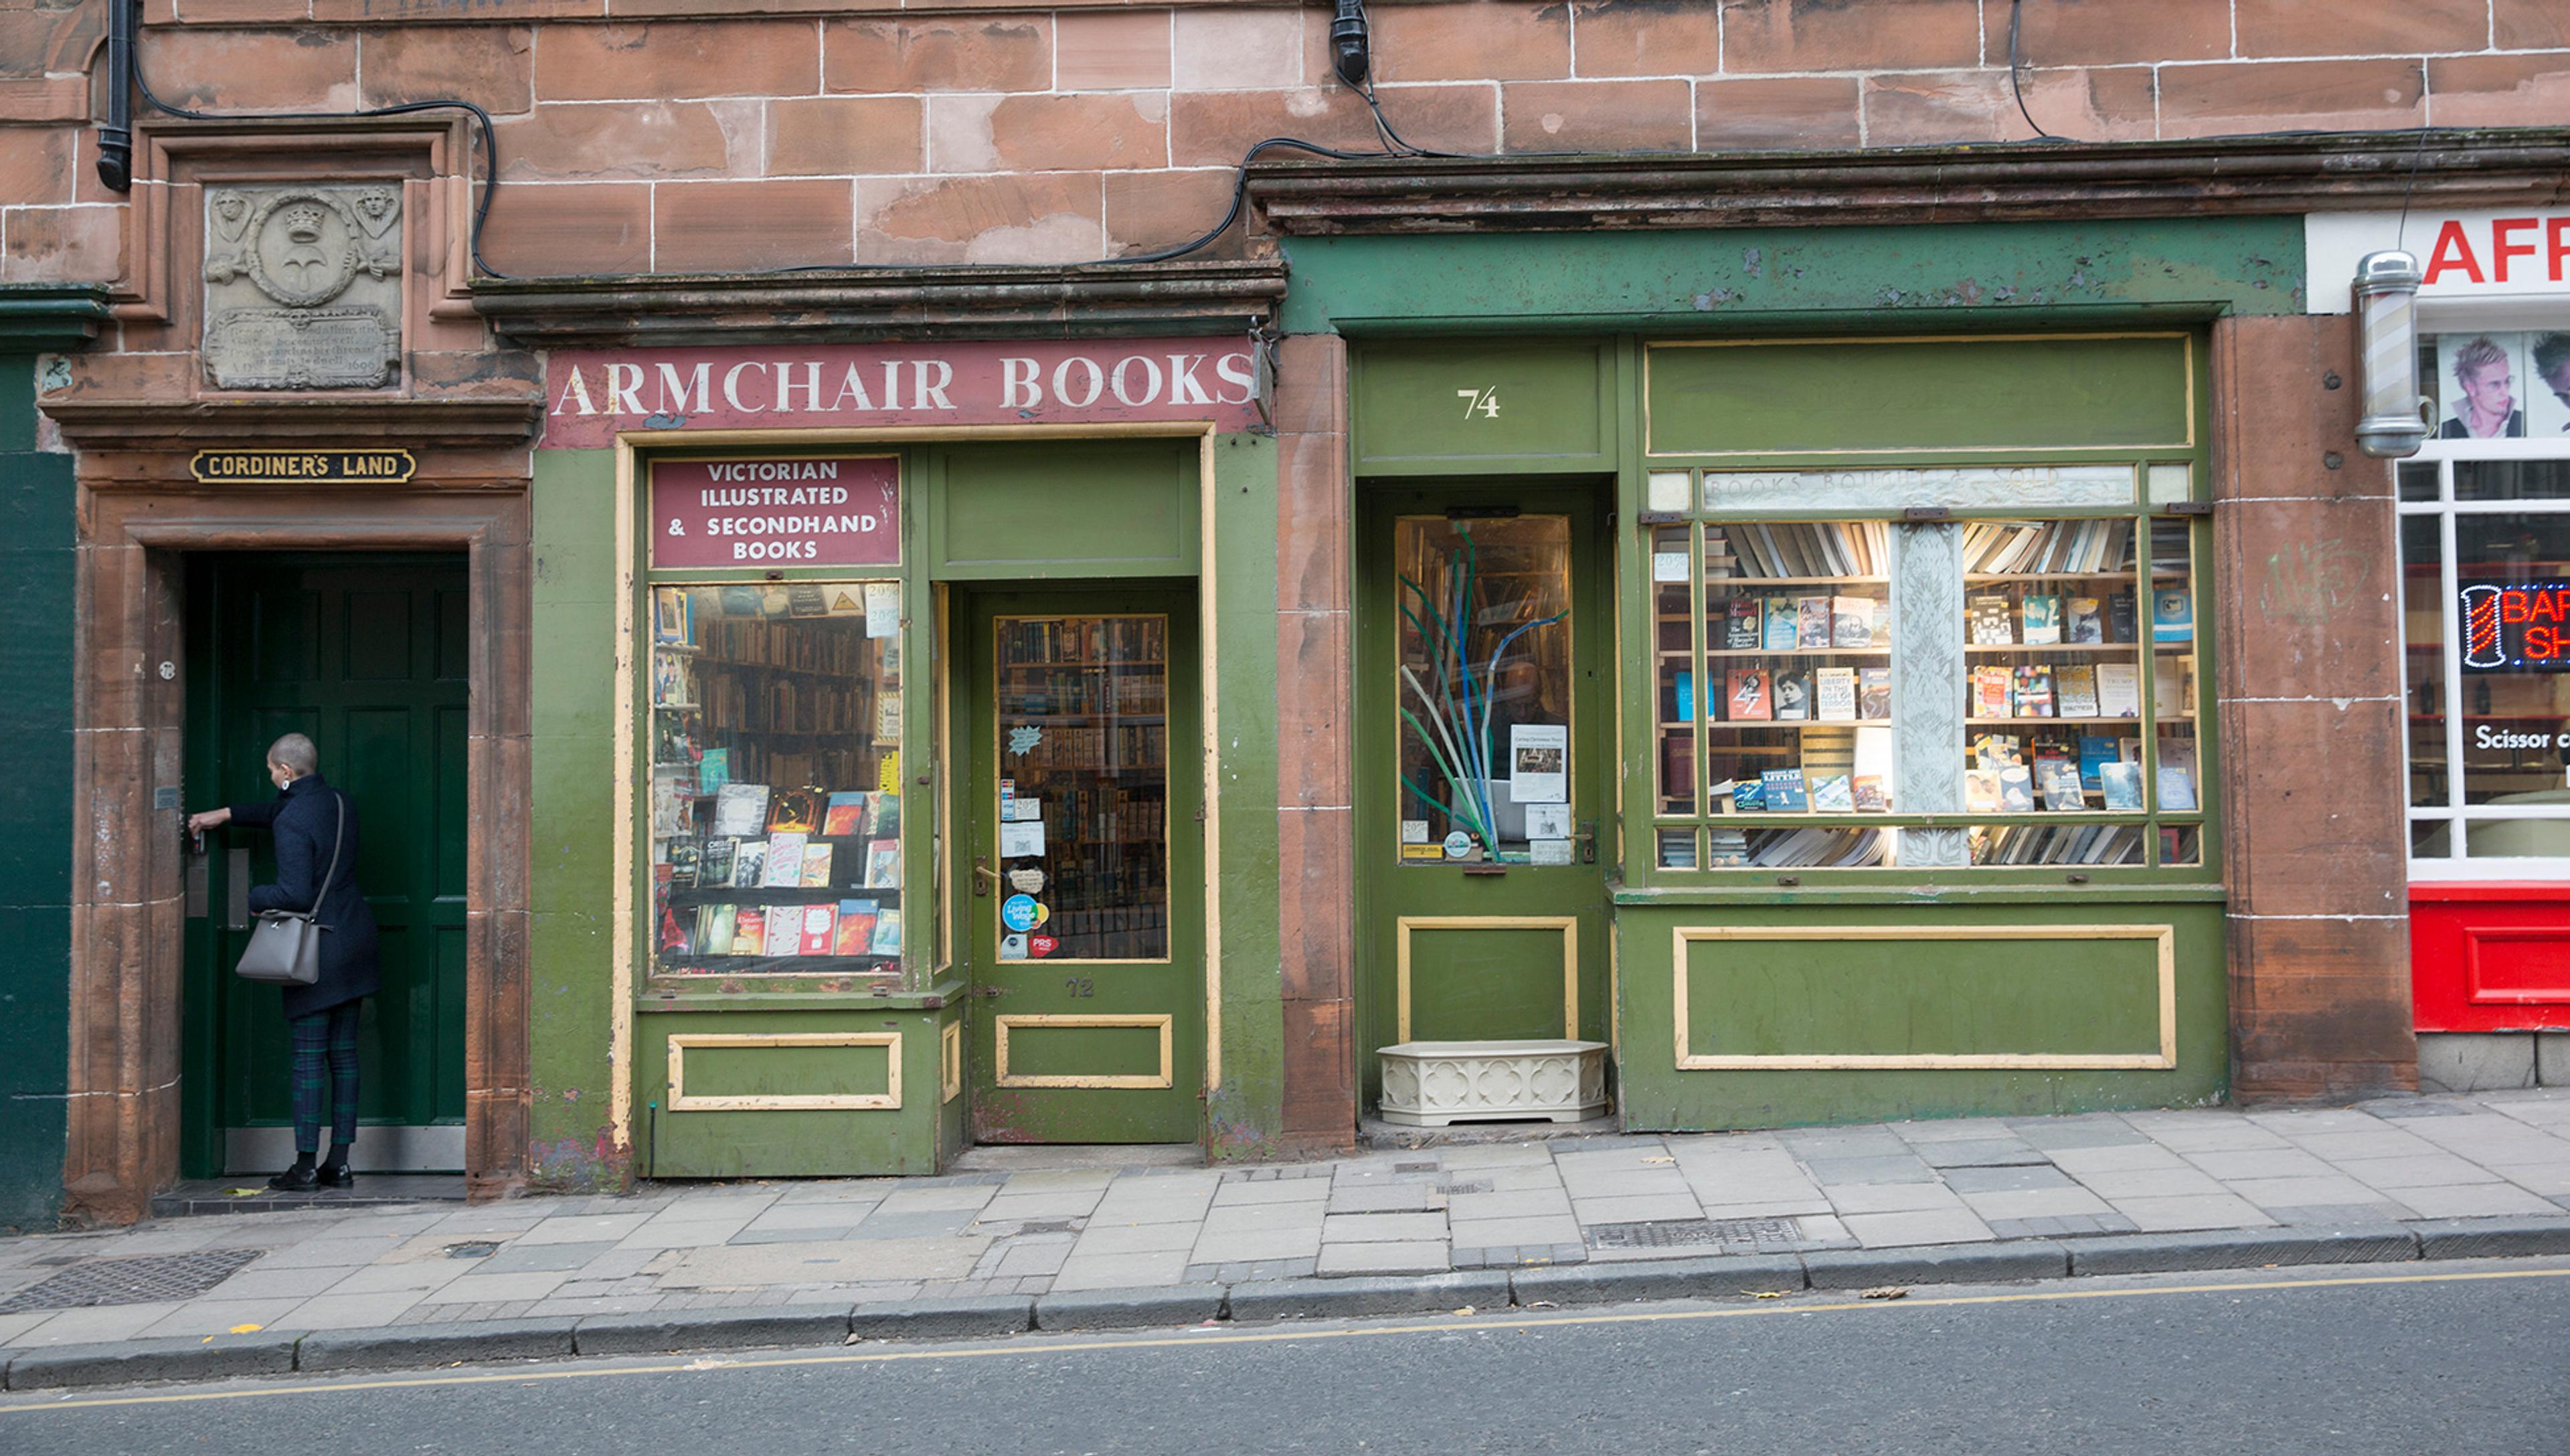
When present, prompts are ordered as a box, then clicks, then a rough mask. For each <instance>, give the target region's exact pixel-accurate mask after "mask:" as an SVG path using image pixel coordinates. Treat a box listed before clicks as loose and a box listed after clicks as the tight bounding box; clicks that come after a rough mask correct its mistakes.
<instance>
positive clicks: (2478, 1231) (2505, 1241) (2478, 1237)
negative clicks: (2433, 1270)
mask: <svg viewBox="0 0 2570 1456" xmlns="http://www.w3.org/2000/svg"><path fill="white" fill-rule="evenodd" d="M2409 1231H2410V1232H2411V1233H2413V1234H2416V1235H2417V1236H2418V1257H2419V1258H2420V1259H2511V1258H2515V1257H2517V1256H2520V1255H2528V1254H2570V1219H2528V1218H2513V1219H2436V1220H2433V1221H2431V1222H2428V1223H2424V1224H2412V1225H2410V1226H2409Z"/></svg>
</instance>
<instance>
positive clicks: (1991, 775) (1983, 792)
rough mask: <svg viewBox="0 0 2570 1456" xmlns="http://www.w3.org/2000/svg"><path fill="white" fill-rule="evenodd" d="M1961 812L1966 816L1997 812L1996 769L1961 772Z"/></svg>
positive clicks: (1997, 776) (1997, 773) (1997, 789)
mask: <svg viewBox="0 0 2570 1456" xmlns="http://www.w3.org/2000/svg"><path fill="white" fill-rule="evenodd" d="M1963 811H1964V812H1965V813H1967V814H1996V813H1998V812H1999V771H1998V770H1997V769H1965V770H1963Z"/></svg>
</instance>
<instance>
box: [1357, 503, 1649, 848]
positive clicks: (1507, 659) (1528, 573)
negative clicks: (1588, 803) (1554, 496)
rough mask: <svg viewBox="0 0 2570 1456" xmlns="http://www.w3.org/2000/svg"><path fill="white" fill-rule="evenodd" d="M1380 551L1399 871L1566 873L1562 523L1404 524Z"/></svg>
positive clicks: (1569, 836) (1567, 687)
mask: <svg viewBox="0 0 2570 1456" xmlns="http://www.w3.org/2000/svg"><path fill="white" fill-rule="evenodd" d="M1393 541H1394V560H1395V563H1396V569H1397V570H1398V572H1399V576H1398V578H1397V580H1396V583H1395V589H1396V590H1397V591H1398V592H1399V594H1400V607H1401V633H1400V651H1399V653H1398V654H1397V661H1396V664H1395V671H1396V672H1397V674H1398V675H1399V681H1397V682H1396V683H1394V684H1393V687H1394V691H1395V692H1396V694H1397V695H1398V696H1397V701H1398V702H1399V703H1400V729H1399V741H1400V745H1401V844H1402V863H1403V864H1404V865H1414V866H1415V865H1424V864H1443V863H1455V862H1465V863H1470V862H1475V861H1480V862H1486V863H1487V862H1491V861H1499V862H1503V863H1507V864H1520V865H1522V864H1534V865H1568V864H1571V863H1574V862H1575V860H1576V856H1575V855H1574V854H1573V850H1574V843H1573V839H1574V835H1575V833H1576V821H1575V819H1574V817H1573V816H1574V815H1576V814H1577V813H1578V807H1577V806H1576V805H1575V804H1573V803H1572V801H1571V793H1570V786H1571V784H1572V783H1573V782H1574V780H1573V776H1572V766H1571V763H1570V694H1571V680H1570V632H1571V626H1572V623H1571V620H1570V523H1569V521H1568V520H1567V519H1566V518H1564V517H1559V516H1517V517H1506V518H1494V519H1477V518H1471V517H1464V518H1456V519H1449V518H1446V517H1408V518H1405V519H1403V520H1402V521H1401V522H1399V523H1398V524H1397V526H1396V529H1395V532H1394V537H1393ZM1654 541H1655V542H1656V537H1655V538H1654ZM1681 559H1682V560H1683V548H1681ZM1680 599H1681V601H1683V595H1681V598H1680ZM1678 626H1679V630H1681V631H1683V630H1684V629H1685V620H1684V614H1683V613H1681V615H1680V620H1679V623H1678ZM1592 813H1593V811H1592Z"/></svg>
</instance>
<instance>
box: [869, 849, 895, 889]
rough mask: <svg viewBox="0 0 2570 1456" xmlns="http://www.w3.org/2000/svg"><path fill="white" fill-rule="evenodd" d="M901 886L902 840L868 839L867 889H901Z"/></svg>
mask: <svg viewBox="0 0 2570 1456" xmlns="http://www.w3.org/2000/svg"><path fill="white" fill-rule="evenodd" d="M900 888H901V841H899V840H870V841H868V842H867V844H866V889H868V890H899V889H900Z"/></svg>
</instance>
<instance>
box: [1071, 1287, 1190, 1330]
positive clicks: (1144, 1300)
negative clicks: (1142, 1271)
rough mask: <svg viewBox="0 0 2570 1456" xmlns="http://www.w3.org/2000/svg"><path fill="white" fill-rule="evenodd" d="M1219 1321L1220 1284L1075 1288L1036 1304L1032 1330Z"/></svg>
mask: <svg viewBox="0 0 2570 1456" xmlns="http://www.w3.org/2000/svg"><path fill="white" fill-rule="evenodd" d="M1220 1317H1222V1285H1220V1284H1179V1285H1176V1286H1174V1287H1169V1288H1158V1289H1081V1290H1077V1291H1073V1292H1067V1293H1061V1294H1046V1295H1044V1296H1043V1297H1042V1298H1039V1299H1037V1300H1036V1328H1038V1329H1135V1328H1140V1327H1143V1326H1147V1325H1156V1324H1201V1323H1203V1322H1204V1321H1205V1320H1208V1319H1218V1318H1220Z"/></svg>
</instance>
